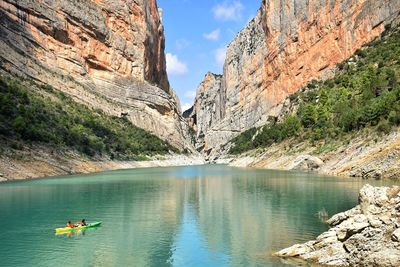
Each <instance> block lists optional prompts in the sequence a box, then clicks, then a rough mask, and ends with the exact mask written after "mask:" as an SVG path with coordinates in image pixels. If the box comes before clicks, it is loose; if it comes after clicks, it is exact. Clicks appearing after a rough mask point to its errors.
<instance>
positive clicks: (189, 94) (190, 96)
mask: <svg viewBox="0 0 400 267" xmlns="http://www.w3.org/2000/svg"><path fill="white" fill-rule="evenodd" d="M195 97H196V91H187V92H186V93H185V98H186V99H190V100H193V99H194V98H195Z"/></svg>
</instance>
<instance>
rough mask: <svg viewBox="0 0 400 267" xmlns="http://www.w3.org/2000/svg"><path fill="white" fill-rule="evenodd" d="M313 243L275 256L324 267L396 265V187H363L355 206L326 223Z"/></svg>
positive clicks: (399, 246)
mask: <svg viewBox="0 0 400 267" xmlns="http://www.w3.org/2000/svg"><path fill="white" fill-rule="evenodd" d="M327 222H328V224H329V225H330V226H331V228H330V229H329V230H328V231H327V232H325V233H322V234H321V235H319V236H318V237H317V238H316V239H315V240H312V241H309V242H307V243H304V244H296V245H294V246H292V247H289V248H286V249H283V250H281V251H279V252H277V253H276V254H275V255H276V256H279V257H283V258H294V259H301V260H304V261H308V262H313V263H317V264H321V265H328V266H387V267H389V266H391V267H394V266H400V186H393V187H392V188H388V187H372V186H370V185H365V186H364V187H363V188H362V189H361V191H360V195H359V204H358V205H357V206H356V207H355V208H353V209H351V210H348V211H346V212H342V213H339V214H336V215H334V216H333V217H332V218H330V219H329V220H328V221H327Z"/></svg>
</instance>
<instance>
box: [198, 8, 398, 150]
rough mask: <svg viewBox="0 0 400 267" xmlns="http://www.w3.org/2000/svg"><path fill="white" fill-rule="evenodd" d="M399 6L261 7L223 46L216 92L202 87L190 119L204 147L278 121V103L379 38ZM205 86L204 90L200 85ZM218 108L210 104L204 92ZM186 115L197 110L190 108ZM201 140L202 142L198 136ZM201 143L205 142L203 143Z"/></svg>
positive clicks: (209, 146) (216, 146) (329, 73)
mask: <svg viewBox="0 0 400 267" xmlns="http://www.w3.org/2000/svg"><path fill="white" fill-rule="evenodd" d="M399 12H400V1H388V0H377V1H376V0H357V1H347V0H340V1H325V0H311V1H306V0H299V1H289V2H282V1H278V0H266V1H263V4H262V7H261V9H260V10H259V12H258V14H257V16H256V17H255V18H254V19H253V20H252V21H251V22H250V23H249V24H248V25H247V26H246V28H245V29H243V30H242V31H241V32H240V33H238V35H237V36H236V38H235V39H234V40H233V41H232V42H231V43H230V45H229V46H228V48H227V53H226V61H225V65H224V71H223V76H222V77H221V82H220V83H219V84H220V85H221V88H215V86H216V84H215V83H208V82H207V79H209V75H207V76H206V80H205V81H204V82H203V83H202V84H201V86H200V87H201V89H200V88H199V90H198V95H197V97H196V100H195V103H196V104H195V105H196V106H204V109H205V110H207V107H205V106H206V105H210V106H213V107H215V108H208V110H209V111H210V112H214V113H215V114H206V113H204V112H203V113H199V114H197V113H196V114H192V115H191V116H192V118H194V117H195V118H196V119H195V121H196V122H197V125H208V126H207V130H206V131H204V128H203V127H198V129H197V131H198V132H197V135H198V136H199V137H201V138H200V142H201V143H202V142H204V145H201V146H200V147H202V146H204V149H205V150H206V151H207V152H208V153H210V149H215V150H218V149H219V147H220V145H222V144H224V143H226V142H227V141H229V140H230V139H231V138H232V137H234V136H236V135H237V134H238V133H240V132H243V131H244V130H247V129H249V128H251V127H255V126H260V125H263V124H265V123H266V121H267V120H268V118H270V117H271V116H277V114H278V113H279V111H280V108H281V106H280V105H279V104H280V103H281V102H282V101H283V100H284V99H285V98H286V97H287V96H288V95H290V94H292V93H294V92H296V91H297V90H299V89H300V88H301V87H303V86H304V85H306V84H307V83H308V82H310V81H311V80H313V79H325V78H328V77H331V76H332V75H333V74H334V70H335V66H336V64H337V63H339V62H341V61H343V60H344V59H346V58H348V57H350V56H351V55H352V54H353V53H354V52H355V51H356V50H357V49H359V48H361V47H362V46H363V45H364V44H366V43H368V42H370V41H372V40H373V39H374V38H376V37H378V36H380V35H381V34H382V32H383V31H384V30H385V26H386V25H389V24H390V23H391V22H392V21H393V20H394V19H395V18H396V17H398V16H399ZM207 84H210V85H211V87H210V88H204V85H207ZM205 91H212V92H219V94H220V95H219V96H218V97H217V96H215V97H212V98H214V99H216V100H218V101H220V102H219V103H212V102H211V103H210V100H211V98H209V97H208V96H209V95H210V94H208V95H207V94H204V92H205ZM193 112H197V110H196V109H195V108H194V110H193ZM203 135H204V138H203V137H202V136H203ZM203 140H204V141H203Z"/></svg>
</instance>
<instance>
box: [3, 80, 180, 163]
mask: <svg viewBox="0 0 400 267" xmlns="http://www.w3.org/2000/svg"><path fill="white" fill-rule="evenodd" d="M26 84H27V83H25V82H21V81H19V80H16V79H11V78H8V77H4V76H0V137H1V136H2V137H3V138H5V139H9V140H12V141H13V145H12V146H14V147H13V148H16V149H18V148H20V146H21V143H41V144H48V145H51V146H53V147H57V148H72V149H75V150H77V151H79V152H81V153H83V154H85V155H87V156H89V157H93V156H106V155H107V156H110V157H111V158H112V159H136V160H143V159H146V156H151V155H155V154H166V153H168V151H176V149H175V148H173V147H172V146H171V145H169V144H168V143H167V142H164V141H162V140H161V139H159V138H157V137H156V136H154V135H151V134H149V133H148V132H146V131H145V130H143V129H140V128H138V127H135V126H134V125H132V124H131V123H130V122H129V121H128V120H127V119H126V118H118V117H111V116H107V115H106V114H104V113H103V112H101V111H97V110H96V111H94V110H91V109H89V108H88V107H86V106H84V105H82V104H78V103H76V102H75V101H73V100H72V98H70V97H69V96H67V95H65V94H63V93H62V92H59V91H56V90H53V88H52V87H51V86H48V85H44V86H39V85H36V84H33V83H31V84H30V85H29V86H27V85H26ZM28 87H29V88H28ZM16 144H17V145H16Z"/></svg>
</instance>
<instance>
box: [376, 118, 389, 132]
mask: <svg viewBox="0 0 400 267" xmlns="http://www.w3.org/2000/svg"><path fill="white" fill-rule="evenodd" d="M377 130H378V132H382V133H385V134H388V133H390V130H391V126H390V124H389V122H388V121H387V120H385V119H382V120H380V122H379V123H378V126H377Z"/></svg>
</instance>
